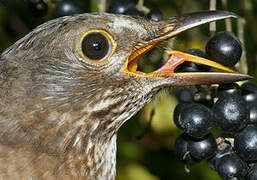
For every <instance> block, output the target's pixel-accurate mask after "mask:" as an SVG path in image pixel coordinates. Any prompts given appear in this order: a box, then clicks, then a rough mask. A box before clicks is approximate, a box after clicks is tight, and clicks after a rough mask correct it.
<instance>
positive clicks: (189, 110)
mask: <svg viewBox="0 0 257 180" xmlns="http://www.w3.org/2000/svg"><path fill="white" fill-rule="evenodd" d="M178 123H179V125H180V126H181V127H182V129H183V130H184V131H185V133H187V134H188V135H189V136H192V137H195V138H202V137H204V136H205V135H207V134H208V133H209V132H210V130H211V128H212V126H213V118H212V114H211V111H210V109H209V108H207V107H205V106H204V105H201V104H198V103H190V104H189V105H187V106H186V107H185V108H184V109H183V112H182V113H181V115H180V118H179V119H178Z"/></svg>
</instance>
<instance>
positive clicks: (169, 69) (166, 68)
mask: <svg viewBox="0 0 257 180" xmlns="http://www.w3.org/2000/svg"><path fill="white" fill-rule="evenodd" d="M184 61H186V60H185V59H184V57H183V56H181V55H178V54H172V55H171V56H170V59H169V60H168V61H167V62H166V63H165V64H164V65H163V66H162V67H160V68H159V69H157V70H156V71H154V72H153V73H174V70H175V68H176V67H177V66H178V65H180V64H181V63H183V62H184Z"/></svg>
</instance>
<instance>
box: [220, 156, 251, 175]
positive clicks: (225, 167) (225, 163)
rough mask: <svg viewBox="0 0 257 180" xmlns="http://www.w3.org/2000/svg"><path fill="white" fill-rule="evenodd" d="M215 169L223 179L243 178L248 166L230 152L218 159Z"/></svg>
mask: <svg viewBox="0 0 257 180" xmlns="http://www.w3.org/2000/svg"><path fill="white" fill-rule="evenodd" d="M217 171H218V173H219V175H220V177H221V178H222V179H224V180H232V179H238V180H239V179H240V180H243V179H245V178H244V177H245V176H246V174H247V171H248V167H247V164H246V163H245V162H244V161H242V160H241V159H240V158H239V157H238V156H237V155H236V154H235V153H232V154H229V155H226V156H223V157H222V158H221V159H220V161H219V163H218V168H217Z"/></svg>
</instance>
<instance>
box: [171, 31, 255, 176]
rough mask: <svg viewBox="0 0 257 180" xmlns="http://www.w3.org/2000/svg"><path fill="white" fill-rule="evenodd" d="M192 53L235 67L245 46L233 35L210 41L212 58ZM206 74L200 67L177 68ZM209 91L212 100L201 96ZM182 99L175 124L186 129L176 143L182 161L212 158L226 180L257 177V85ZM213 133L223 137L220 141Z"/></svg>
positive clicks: (180, 94)
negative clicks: (242, 46)
mask: <svg viewBox="0 0 257 180" xmlns="http://www.w3.org/2000/svg"><path fill="white" fill-rule="evenodd" d="M187 52H188V53H191V54H194V55H198V56H201V57H205V58H206V57H208V58H209V59H212V60H214V61H218V62H219V63H222V64H225V65H228V66H233V65H235V64H236V63H237V62H238V61H239V59H240V56H241V54H242V48H241V43H240V42H239V41H238V40H237V39H236V38H235V37H234V36H233V35H231V34H230V33H227V32H221V33H218V34H216V35H215V36H214V37H212V38H211V39H210V40H209V41H208V43H207V45H206V54H205V53H204V52H202V51H201V50H196V49H193V50H192V49H191V50H188V51H187ZM202 68H204V69H202ZM206 70H208V69H206V67H201V66H199V65H198V64H194V63H190V64H188V63H187V64H183V65H182V66H180V67H179V68H178V69H177V71H183V72H184V71H189V72H199V71H206ZM203 90H204V91H210V93H209V95H210V96H211V98H209V99H204V101H203V99H201V98H197V97H200V95H201V93H203V92H202V91H203ZM177 96H178V99H179V101H180V103H179V104H178V105H177V106H176V108H175V110H174V123H175V124H176V126H177V127H178V128H180V129H182V130H183V131H184V133H183V134H182V135H180V136H179V137H178V138H177V139H176V141H175V144H174V152H175V154H176V155H177V157H178V159H180V160H181V161H183V162H184V163H185V164H193V163H196V162H199V161H201V160H207V161H208V164H209V166H210V167H211V168H213V169H214V170H215V171H217V172H218V173H219V175H220V177H221V178H222V179H225V180H230V179H249V180H254V179H257V163H256V162H257V85H256V84H254V83H249V82H247V83H244V84H243V85H242V86H241V87H240V86H239V85H238V84H236V83H231V84H222V85H219V87H218V88H215V87H214V86H199V87H198V92H197V93H196V95H195V96H193V93H192V92H191V91H190V89H183V90H181V91H179V92H178V93H177ZM214 127H215V128H216V129H215V128H214ZM213 132H214V133H216V134H217V133H218V138H217V139H216V140H215V138H214V135H213Z"/></svg>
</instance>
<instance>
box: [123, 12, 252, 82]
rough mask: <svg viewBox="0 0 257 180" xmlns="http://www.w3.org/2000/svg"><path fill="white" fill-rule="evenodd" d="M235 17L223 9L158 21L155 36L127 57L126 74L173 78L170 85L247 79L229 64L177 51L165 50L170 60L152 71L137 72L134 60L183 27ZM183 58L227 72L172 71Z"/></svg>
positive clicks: (181, 30)
mask: <svg viewBox="0 0 257 180" xmlns="http://www.w3.org/2000/svg"><path fill="white" fill-rule="evenodd" d="M231 17H236V15H235V14H233V13H231V12H226V11H206V12H198V13H191V14H185V15H182V16H178V17H174V18H170V19H168V20H164V21H161V22H160V26H162V28H161V29H162V32H161V33H160V34H159V35H158V36H157V37H155V38H153V39H151V40H150V41H148V42H144V43H140V44H138V46H137V47H136V48H135V50H134V52H133V53H132V54H131V56H130V57H129V58H128V59H127V62H126V66H125V69H124V72H125V73H127V74H132V75H136V76H143V77H156V76H165V77H167V76H168V77H170V78H172V81H173V83H172V84H173V85H197V84H215V83H228V82H234V81H241V80H247V79H250V78H252V77H251V76H249V75H245V74H241V73H239V72H236V71H234V70H232V69H230V68H228V67H225V66H223V65H221V64H218V63H216V62H213V61H210V60H207V59H204V58H201V57H198V56H193V55H190V54H187V53H183V52H180V51H167V53H168V54H169V55H170V58H169V60H168V61H167V62H166V64H164V65H163V66H162V67H161V68H159V69H158V70H156V71H154V72H151V73H143V72H140V71H137V63H138V60H139V58H140V57H141V56H142V55H143V54H145V53H146V52H148V51H149V50H150V49H152V48H154V47H155V46H156V45H158V44H159V43H160V42H162V41H164V40H167V39H170V38H172V37H174V36H176V35H178V34H180V33H182V32H184V31H186V30H189V29H192V28H193V27H197V26H199V25H202V24H205V23H209V22H212V21H217V20H220V19H226V18H231ZM184 61H189V62H194V63H199V64H203V65H207V66H211V67H213V68H216V69H219V70H223V71H226V72H227V73H220V72H182V73H181V72H180V73H175V72H174V70H175V68H176V67H177V66H178V65H179V64H181V63H183V62H184Z"/></svg>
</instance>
